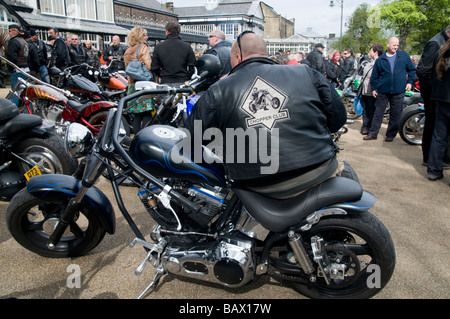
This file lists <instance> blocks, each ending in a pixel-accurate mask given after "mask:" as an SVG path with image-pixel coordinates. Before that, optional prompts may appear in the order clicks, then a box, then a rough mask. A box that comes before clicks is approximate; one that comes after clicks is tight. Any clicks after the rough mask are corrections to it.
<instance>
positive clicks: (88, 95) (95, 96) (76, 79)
mask: <svg viewBox="0 0 450 319" xmlns="http://www.w3.org/2000/svg"><path fill="white" fill-rule="evenodd" d="M49 75H50V77H51V79H52V83H54V84H55V86H57V87H58V88H61V89H65V90H68V91H70V92H71V93H72V94H74V95H76V96H77V97H78V98H79V101H80V102H81V103H83V104H85V103H88V102H99V101H118V100H119V99H120V98H121V97H123V96H124V95H126V89H122V90H114V91H111V90H104V89H103V87H102V84H101V82H100V81H98V82H97V79H98V77H99V76H100V72H99V71H98V70H96V69H95V68H93V67H91V66H89V65H88V64H81V65H73V66H71V67H68V68H66V69H64V71H61V70H60V69H58V68H56V67H53V68H50V70H49ZM103 76H104V77H105V78H104V79H103V81H106V75H103ZM109 82H111V81H108V83H109ZM118 82H120V81H118ZM114 83H116V84H117V85H119V84H118V83H117V82H116V81H114ZM120 83H122V82H120ZM108 85H109V84H108ZM122 86H123V85H122Z"/></svg>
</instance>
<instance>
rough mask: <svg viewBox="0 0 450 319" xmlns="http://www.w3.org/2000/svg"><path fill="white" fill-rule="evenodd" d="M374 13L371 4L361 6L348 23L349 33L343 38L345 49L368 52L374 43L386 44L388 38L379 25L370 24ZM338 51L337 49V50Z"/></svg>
mask: <svg viewBox="0 0 450 319" xmlns="http://www.w3.org/2000/svg"><path fill="white" fill-rule="evenodd" d="M372 13H373V10H372V8H371V7H370V5H369V4H367V3H363V4H361V5H359V6H358V7H357V8H356V10H355V11H354V12H353V14H352V16H351V17H350V19H349V20H348V23H347V31H346V32H345V34H344V36H343V37H342V45H343V47H344V48H350V49H352V50H353V52H361V53H364V52H368V51H369V49H370V47H371V46H372V45H373V44H374V43H385V42H386V37H385V35H384V32H383V30H382V29H381V27H380V26H379V25H374V24H372V23H370V21H369V20H370V19H371V15H372ZM336 49H337V48H336Z"/></svg>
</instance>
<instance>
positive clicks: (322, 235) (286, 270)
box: [7, 73, 395, 298]
mask: <svg viewBox="0 0 450 319" xmlns="http://www.w3.org/2000/svg"><path fill="white" fill-rule="evenodd" d="M204 75H205V73H202V75H201V76H200V77H199V78H198V79H197V80H194V81H193V82H194V83H192V82H191V83H190V85H189V86H187V87H181V88H171V87H165V86H161V87H160V88H156V89H143V90H141V91H138V92H136V93H134V94H131V95H129V96H127V97H125V98H124V99H122V100H121V101H120V103H119V105H118V108H117V109H111V110H110V112H109V115H108V118H107V121H106V123H105V125H104V126H103V128H102V129H101V131H100V133H99V134H98V135H97V136H96V137H93V135H92V133H91V132H90V131H89V130H88V129H86V127H84V126H82V125H79V124H77V123H74V124H71V125H70V126H69V128H68V130H67V132H66V139H65V142H66V149H67V150H68V153H69V154H71V155H72V156H73V157H83V159H82V160H81V164H80V169H79V170H78V171H77V172H76V173H75V174H74V175H73V176H65V175H60V174H53V175H42V176H35V177H33V178H31V179H30V181H29V182H28V184H27V187H26V188H24V189H22V190H21V191H20V192H18V193H17V194H16V195H15V196H14V198H13V199H12V200H11V202H10V204H9V206H8V208H7V225H8V228H9V230H10V232H11V234H12V236H13V237H14V238H15V240H17V241H18V242H19V243H20V244H21V245H22V246H23V247H25V248H27V249H28V250H30V251H32V252H34V253H37V254H39V255H41V256H46V257H54V258H59V257H76V256H81V255H84V254H86V253H88V252H89V251H91V250H92V249H93V248H94V247H96V246H97V245H98V244H100V242H101V241H102V239H103V238H104V236H105V234H106V233H109V234H114V231H115V215H114V212H113V207H112V204H111V202H110V201H109V199H108V198H107V197H106V196H105V194H104V193H103V192H102V191H101V190H100V189H98V188H97V187H95V186H94V184H95V183H96V182H97V181H98V180H99V178H101V177H102V176H105V173H106V176H107V179H109V180H110V182H111V185H112V189H113V192H114V194H115V199H116V201H117V204H118V207H119V208H120V211H121V213H122V214H123V216H124V217H125V219H126V220H127V222H128V224H129V225H130V228H131V229H132V231H133V232H134V234H135V236H136V238H135V239H134V240H133V241H132V243H131V246H136V245H140V246H142V247H143V248H144V249H145V250H146V252H147V255H146V257H145V259H144V260H143V261H142V263H141V264H140V265H139V266H138V267H137V269H136V274H140V273H142V271H143V270H144V268H145V266H146V265H147V264H148V263H150V264H151V265H152V266H154V267H155V269H156V271H155V277H154V279H153V281H152V282H151V283H150V284H149V285H148V286H147V287H146V288H145V289H144V291H143V292H142V293H141V295H139V298H141V297H143V296H145V294H146V293H147V291H148V289H150V288H154V287H155V286H156V285H157V284H158V282H159V281H160V279H161V278H162V277H164V276H165V275H167V274H172V275H179V276H186V277H190V278H195V279H198V280H203V281H208V282H212V283H214V284H219V285H223V286H226V287H230V288H236V287H241V286H243V285H245V284H247V283H249V282H250V281H253V280H255V279H257V278H258V277H260V276H273V277H275V278H277V279H280V280H284V281H286V282H288V283H290V284H292V286H293V288H294V289H296V290H297V291H298V292H300V293H301V294H303V295H305V296H308V297H312V298H369V297H371V296H373V295H375V294H376V293H378V292H379V291H380V290H381V289H382V288H383V287H384V286H385V285H386V284H387V283H388V281H389V280H390V278H391V276H392V273H393V271H394V266H395V250H394V246H393V242H392V240H391V237H390V235H389V232H388V230H387V229H386V227H385V226H384V225H383V224H382V223H381V222H380V221H379V220H378V219H377V218H376V217H375V216H373V215H371V214H370V213H369V212H368V209H370V208H371V207H372V206H373V205H374V203H375V196H374V195H372V194H370V193H368V192H366V191H364V190H363V189H362V187H361V185H360V183H359V182H358V181H357V180H354V179H351V178H346V177H334V178H331V179H329V180H327V181H325V182H323V183H322V184H320V185H318V186H315V187H312V188H311V189H309V190H307V191H305V192H304V193H302V194H300V195H298V196H296V197H293V198H289V199H285V200H275V199H272V198H269V197H266V196H263V195H261V194H258V193H254V192H252V191H250V190H248V189H245V188H239V187H236V186H234V185H233V184H232V183H231V181H229V180H228V179H227V176H226V174H225V169H224V165H223V163H222V162H221V161H220V159H219V158H218V157H217V156H216V155H215V154H214V153H212V152H211V151H208V149H207V148H203V158H204V163H194V162H193V161H192V160H191V159H190V158H189V157H188V156H187V155H185V154H184V153H183V152H180V149H179V148H178V147H179V146H178V145H179V144H178V143H179V142H180V141H182V140H183V139H184V138H185V136H186V134H185V133H184V131H183V130H181V129H179V128H176V127H173V126H168V125H161V124H156V125H151V126H148V127H146V128H144V129H143V130H141V131H140V132H138V133H137V134H136V135H135V136H134V137H133V139H132V140H130V139H129V138H127V137H126V135H125V133H124V130H123V127H122V122H121V117H120V114H121V113H122V112H123V109H124V105H126V104H127V102H128V101H130V100H132V99H134V98H138V97H140V96H143V95H148V94H151V95H154V94H162V95H168V94H178V93H188V94H191V93H192V92H193V91H194V90H195V89H196V86H197V85H198V84H199V83H201V81H202V77H204ZM174 153H177V154H178V155H179V156H180V157H179V159H180V158H181V159H182V160H181V161H179V160H174V159H173V158H172V156H171V154H174ZM125 179H131V180H132V181H133V182H134V183H135V184H136V186H138V189H137V194H136V199H139V200H140V201H141V202H142V205H143V206H142V209H144V210H145V211H147V212H148V214H149V217H151V218H152V219H153V220H154V221H155V222H156V224H155V227H154V229H153V231H152V232H151V234H150V238H151V240H149V241H147V240H146V239H145V237H144V235H143V234H142V233H141V231H140V230H139V228H138V226H137V225H136V223H135V222H134V221H133V219H132V217H131V215H130V214H129V212H128V211H127V209H126V207H125V205H124V202H123V199H122V196H121V193H120V188H119V185H120V184H121V182H122V181H124V180H125ZM374 276H375V277H376V280H375V282H372V278H373V277H374ZM374 283H375V284H374Z"/></svg>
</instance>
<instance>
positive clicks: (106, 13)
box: [91, 0, 114, 22]
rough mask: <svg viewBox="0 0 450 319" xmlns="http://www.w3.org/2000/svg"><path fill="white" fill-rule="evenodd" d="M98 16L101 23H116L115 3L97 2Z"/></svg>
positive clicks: (106, 0) (98, 0)
mask: <svg viewBox="0 0 450 319" xmlns="http://www.w3.org/2000/svg"><path fill="white" fill-rule="evenodd" d="M91 1H92V0H91ZM97 15H98V17H97V19H98V20H100V21H108V22H114V13H113V1H112V0H97Z"/></svg>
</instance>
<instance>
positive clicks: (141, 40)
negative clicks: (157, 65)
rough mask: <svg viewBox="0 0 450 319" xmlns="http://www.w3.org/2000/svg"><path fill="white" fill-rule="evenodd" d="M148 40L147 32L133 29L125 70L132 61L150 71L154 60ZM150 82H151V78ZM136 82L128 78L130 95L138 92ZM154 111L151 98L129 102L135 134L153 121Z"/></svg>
mask: <svg viewBox="0 0 450 319" xmlns="http://www.w3.org/2000/svg"><path fill="white" fill-rule="evenodd" d="M147 39H148V36H147V30H145V29H143V28H140V27H134V28H133V29H131V31H130V32H129V33H128V36H127V42H128V49H127V50H126V51H125V54H124V56H123V59H124V63H125V68H126V67H127V66H128V65H129V64H130V62H131V61H134V60H138V61H139V62H141V63H142V64H143V65H144V66H145V67H146V68H147V69H149V70H150V66H151V63H152V59H151V57H150V49H149V48H148V46H147ZM148 80H149V81H150V80H151V78H149V79H148ZM135 82H136V80H135V79H133V78H132V77H131V76H128V94H132V93H134V92H136V88H135ZM153 111H154V106H153V99H151V98H145V97H142V98H136V99H134V100H131V101H130V102H128V106H127V112H128V113H131V114H133V123H132V126H133V132H134V134H136V133H137V132H139V131H140V130H141V129H143V128H144V127H145V126H146V125H147V123H148V122H149V121H150V120H151V119H152V116H153Z"/></svg>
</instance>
